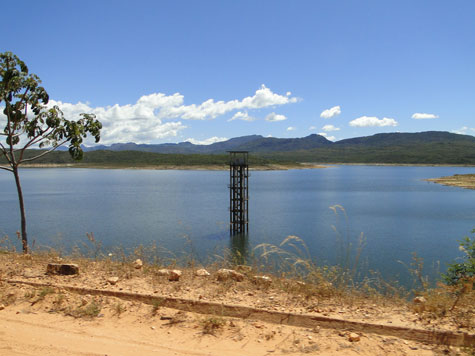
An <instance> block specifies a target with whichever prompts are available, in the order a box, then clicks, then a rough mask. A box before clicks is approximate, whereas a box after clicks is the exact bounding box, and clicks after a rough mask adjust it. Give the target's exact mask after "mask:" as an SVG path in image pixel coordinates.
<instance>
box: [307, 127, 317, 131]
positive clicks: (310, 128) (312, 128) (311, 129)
mask: <svg viewBox="0 0 475 356" xmlns="http://www.w3.org/2000/svg"><path fill="white" fill-rule="evenodd" d="M308 129H309V130H310V131H313V130H316V129H317V128H316V127H315V126H310V127H309V128H308Z"/></svg>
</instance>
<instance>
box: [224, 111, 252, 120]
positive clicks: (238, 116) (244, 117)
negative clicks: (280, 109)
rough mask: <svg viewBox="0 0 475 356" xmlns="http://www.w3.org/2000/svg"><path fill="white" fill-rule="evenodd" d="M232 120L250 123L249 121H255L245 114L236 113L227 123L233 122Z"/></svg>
mask: <svg viewBox="0 0 475 356" xmlns="http://www.w3.org/2000/svg"><path fill="white" fill-rule="evenodd" d="M234 120H243V121H249V122H250V121H254V120H256V118H254V117H252V116H249V114H248V113H247V112H242V111H238V112H237V113H235V114H234V115H233V117H232V118H230V119H229V120H228V121H234Z"/></svg>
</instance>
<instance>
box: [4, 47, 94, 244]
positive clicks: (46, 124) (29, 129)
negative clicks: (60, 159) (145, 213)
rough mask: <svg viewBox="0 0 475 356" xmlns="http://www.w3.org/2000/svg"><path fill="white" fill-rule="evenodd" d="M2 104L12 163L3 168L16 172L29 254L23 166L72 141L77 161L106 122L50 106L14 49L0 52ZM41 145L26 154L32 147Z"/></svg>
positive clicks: (6, 148)
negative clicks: (73, 115)
mask: <svg viewBox="0 0 475 356" xmlns="http://www.w3.org/2000/svg"><path fill="white" fill-rule="evenodd" d="M0 78H1V82H0V105H2V104H3V105H4V107H3V108H2V109H3V114H4V117H2V115H0V124H2V125H3V124H5V128H4V130H3V132H0V138H1V139H0V151H1V154H3V156H4V157H5V159H6V161H7V162H8V165H5V166H0V169H4V170H7V171H9V172H12V173H13V176H14V177H15V184H16V188H17V192H18V200H19V203H20V215H21V241H22V245H23V252H24V253H28V237H27V232H26V215H25V206H24V203H23V192H22V188H21V184H20V175H19V170H18V168H19V166H20V165H21V164H22V163H25V162H30V161H34V160H35V159H38V158H40V157H42V156H44V155H46V154H48V153H50V152H52V151H54V150H56V149H57V148H58V147H60V146H62V145H64V144H66V143H69V153H70V154H71V157H72V158H73V159H75V160H80V159H81V158H82V156H83V151H82V149H81V143H82V142H83V138H86V137H87V135H88V134H90V135H92V136H93V137H94V138H95V140H96V142H99V140H100V131H101V128H102V124H101V123H100V122H99V121H98V120H96V119H95V116H94V115H93V114H85V113H83V114H81V115H80V116H81V118H80V119H78V120H77V121H73V120H68V119H66V118H65V117H64V114H63V112H62V111H61V110H60V109H59V107H58V106H48V105H47V104H48V101H49V96H48V93H47V92H46V90H45V89H44V88H43V87H41V86H40V84H41V80H40V78H39V77H38V76H37V75H35V74H30V73H29V72H28V67H27V66H26V65H25V63H24V62H23V61H21V60H20V59H19V58H18V57H17V56H16V55H14V54H13V53H11V52H5V53H0ZM0 107H1V106H0ZM37 146H38V147H39V148H40V149H43V148H45V149H43V150H37V151H35V154H33V155H32V156H30V155H28V157H26V155H25V152H26V150H28V149H31V148H36V147H37Z"/></svg>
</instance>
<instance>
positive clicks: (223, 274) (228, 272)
mask: <svg viewBox="0 0 475 356" xmlns="http://www.w3.org/2000/svg"><path fill="white" fill-rule="evenodd" d="M216 278H217V279H218V281H226V280H229V279H234V280H235V281H238V282H241V281H243V280H244V275H243V274H242V273H239V272H236V271H235V270H232V269H226V268H222V269H220V270H219V271H218V272H217V273H216Z"/></svg>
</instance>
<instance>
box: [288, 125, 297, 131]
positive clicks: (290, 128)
mask: <svg viewBox="0 0 475 356" xmlns="http://www.w3.org/2000/svg"><path fill="white" fill-rule="evenodd" d="M295 130H296V128H295V127H293V126H289V127H287V131H295Z"/></svg>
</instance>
